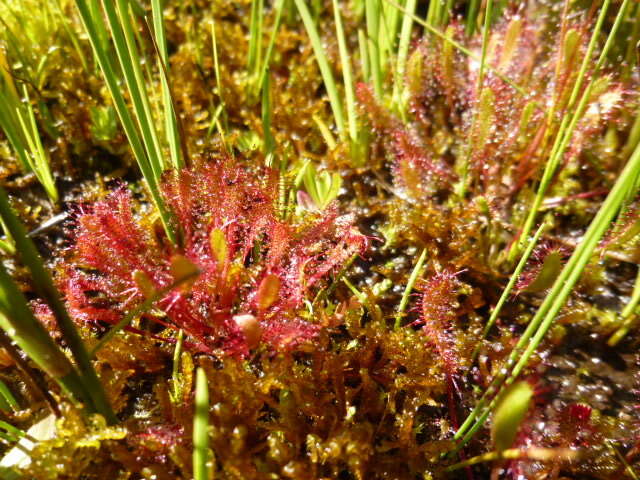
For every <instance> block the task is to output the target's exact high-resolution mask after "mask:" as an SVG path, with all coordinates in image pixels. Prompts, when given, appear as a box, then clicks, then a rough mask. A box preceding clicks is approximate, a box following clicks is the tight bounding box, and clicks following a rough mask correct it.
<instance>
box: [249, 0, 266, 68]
mask: <svg viewBox="0 0 640 480" xmlns="http://www.w3.org/2000/svg"><path fill="white" fill-rule="evenodd" d="M263 10H264V0H251V14H250V17H249V18H250V23H249V53H248V55H247V71H248V72H249V76H250V77H251V76H257V75H258V72H259V70H260V61H261V56H262V24H263V22H264V12H263Z"/></svg>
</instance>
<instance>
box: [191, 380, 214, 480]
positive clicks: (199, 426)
mask: <svg viewBox="0 0 640 480" xmlns="http://www.w3.org/2000/svg"><path fill="white" fill-rule="evenodd" d="M209 457H210V455H209V385H208V381H207V375H206V373H205V372H204V370H203V369H202V368H198V370H196V411H195V415H194V417H193V478H194V480H209Z"/></svg>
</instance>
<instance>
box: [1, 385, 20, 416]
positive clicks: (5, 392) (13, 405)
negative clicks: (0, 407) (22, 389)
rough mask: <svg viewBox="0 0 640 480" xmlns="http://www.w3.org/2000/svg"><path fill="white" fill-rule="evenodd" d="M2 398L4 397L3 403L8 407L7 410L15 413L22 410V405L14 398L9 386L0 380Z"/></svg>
mask: <svg viewBox="0 0 640 480" xmlns="http://www.w3.org/2000/svg"><path fill="white" fill-rule="evenodd" d="M0 397H2V401H3V402H4V405H6V407H7V410H9V409H11V410H13V411H14V412H15V411H18V410H19V409H20V404H18V401H17V400H16V397H14V396H13V393H11V390H10V389H9V387H8V386H7V384H6V383H4V382H3V381H2V380H0Z"/></svg>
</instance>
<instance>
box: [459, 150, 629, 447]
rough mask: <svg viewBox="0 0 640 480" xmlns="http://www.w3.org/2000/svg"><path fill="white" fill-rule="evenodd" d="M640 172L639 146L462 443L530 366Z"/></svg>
mask: <svg viewBox="0 0 640 480" xmlns="http://www.w3.org/2000/svg"><path fill="white" fill-rule="evenodd" d="M639 172H640V145H638V146H637V147H636V150H635V151H634V153H633V155H632V156H631V158H630V159H629V161H628V163H627V165H626V166H625V168H624V169H623V171H622V173H621V174H620V176H619V177H618V180H617V181H616V183H615V185H614V186H613V188H612V189H611V191H610V192H609V195H607V198H606V199H605V201H604V202H603V204H602V206H601V207H600V209H599V210H598V213H597V214H596V216H595V218H594V219H593V220H592V222H591V224H590V225H589V228H588V229H587V231H586V233H585V235H584V237H583V239H582V241H581V242H580V243H579V244H578V246H577V247H576V249H575V250H574V252H573V254H572V255H571V258H570V259H569V260H568V262H567V264H566V265H565V266H564V268H563V269H562V271H561V272H560V274H559V275H558V278H557V279H556V281H555V282H554V284H553V287H552V288H551V290H550V292H549V293H548V295H547V297H546V298H545V300H544V302H543V303H542V304H541V305H540V307H539V308H538V311H537V312H536V314H535V316H534V317H533V318H532V319H531V321H530V323H529V325H528V326H527V328H526V330H525V332H524V333H523V334H522V336H521V337H520V339H519V341H518V343H517V344H516V346H515V348H514V349H513V351H512V352H511V354H510V355H509V358H508V360H507V362H506V365H505V366H504V368H502V369H500V372H501V373H500V374H498V375H497V376H496V378H494V380H493V381H492V382H491V385H490V386H489V388H488V390H487V391H486V392H485V394H484V395H483V396H482V398H481V399H480V401H479V402H478V404H477V406H476V408H475V409H474V411H473V412H471V414H469V416H468V417H467V419H466V420H465V422H464V423H463V425H462V426H461V427H460V429H459V430H458V432H457V433H456V435H455V437H454V438H456V439H459V440H460V443H459V445H463V444H464V443H466V442H467V441H468V440H469V439H470V438H471V436H472V435H473V434H474V433H475V431H476V430H477V429H478V428H480V426H481V425H482V423H483V422H484V420H485V419H486V418H487V417H488V415H489V413H490V412H491V410H492V409H493V407H494V406H495V405H496V403H497V401H498V400H499V395H498V396H497V397H494V396H495V395H496V394H498V393H499V391H501V390H500V387H501V386H503V385H504V386H505V387H507V386H509V385H510V384H512V383H513V382H514V381H515V379H516V378H517V377H518V375H519V374H520V373H521V371H522V370H523V369H524V368H525V366H526V365H527V362H528V361H529V358H530V357H531V355H532V354H533V352H534V351H535V349H536V348H537V347H538V345H539V344H540V342H541V341H542V339H543V337H544V335H545V334H546V332H547V331H548V330H549V328H550V327H551V325H552V324H553V321H554V319H555V317H556V315H557V314H558V312H559V311H560V309H561V308H562V307H563V306H564V303H565V302H566V300H567V298H568V296H569V294H570V293H571V291H572V289H573V287H574V286H575V284H576V283H577V281H578V279H579V278H580V275H581V274H582V271H583V270H584V268H585V266H586V265H587V263H588V262H589V260H590V259H591V257H592V255H593V253H594V251H595V249H596V248H597V246H598V243H599V242H600V239H601V238H602V236H603V235H604V233H605V232H606V231H607V229H608V228H609V225H610V224H611V221H612V220H613V218H614V217H615V215H616V214H617V212H618V210H619V209H620V207H621V206H622V204H623V203H624V201H625V198H626V194H627V191H628V190H629V188H630V185H631V184H633V182H634V181H635V178H636V176H637V175H638V173H639ZM502 372H504V373H502ZM508 372H510V373H508ZM492 397H494V398H493V400H491V401H490V402H489V399H490V398H492ZM463 435H464V436H463Z"/></svg>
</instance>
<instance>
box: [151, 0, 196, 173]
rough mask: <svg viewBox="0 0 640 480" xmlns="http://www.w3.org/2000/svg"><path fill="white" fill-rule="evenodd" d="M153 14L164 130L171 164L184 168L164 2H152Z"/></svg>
mask: <svg viewBox="0 0 640 480" xmlns="http://www.w3.org/2000/svg"><path fill="white" fill-rule="evenodd" d="M151 12H152V16H153V34H154V37H155V44H156V46H157V48H158V51H159V54H160V62H161V63H162V68H161V70H162V73H166V75H161V76H160V80H161V82H162V103H163V108H164V128H165V135H166V137H167V142H168V144H169V152H170V154H171V163H172V165H173V167H174V168H178V169H179V168H182V167H184V165H185V162H186V161H187V159H185V158H182V156H181V152H180V134H179V130H178V122H177V118H176V115H177V114H178V113H177V112H176V111H175V109H174V105H173V100H172V97H171V90H170V88H169V79H168V78H167V76H168V75H169V71H170V69H169V56H168V54H167V39H166V36H165V32H164V19H163V13H162V0H152V2H151Z"/></svg>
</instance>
